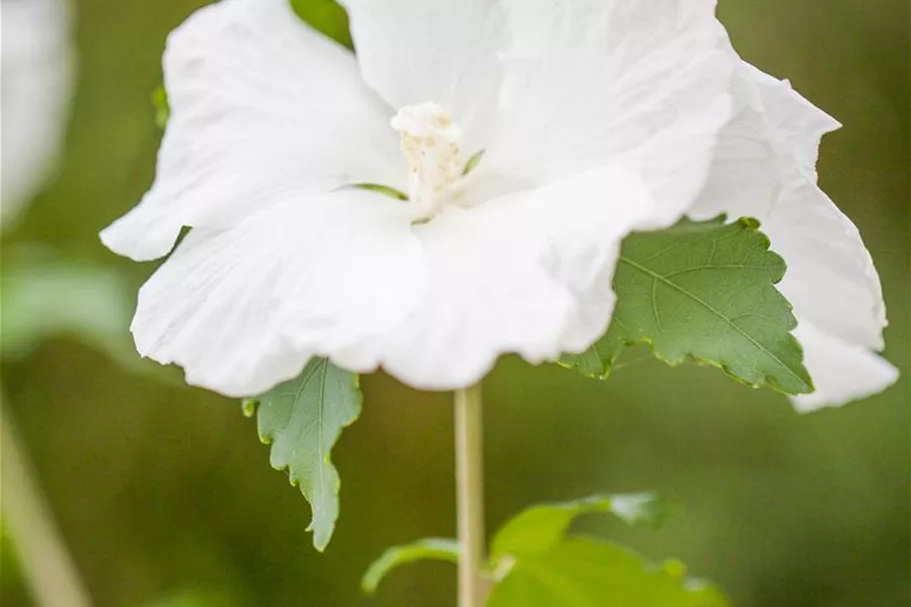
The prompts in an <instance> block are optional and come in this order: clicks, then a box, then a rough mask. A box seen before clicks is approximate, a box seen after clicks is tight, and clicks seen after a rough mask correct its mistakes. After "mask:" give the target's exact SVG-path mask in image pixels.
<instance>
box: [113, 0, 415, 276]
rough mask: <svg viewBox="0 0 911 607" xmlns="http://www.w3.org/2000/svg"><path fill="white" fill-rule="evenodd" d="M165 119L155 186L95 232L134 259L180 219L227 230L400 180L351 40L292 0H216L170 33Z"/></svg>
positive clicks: (168, 239)
mask: <svg viewBox="0 0 911 607" xmlns="http://www.w3.org/2000/svg"><path fill="white" fill-rule="evenodd" d="M164 76H165V84H166V88H167V90H168V96H169V101H170V104H171V117H170V120H169V124H168V128H167V131H166V133H165V136H164V140H163V141H162V145H161V149H160V151H159V155H158V170H157V177H156V180H155V183H154V185H153V186H152V189H151V190H150V191H149V192H148V194H146V196H145V198H144V199H143V200H142V202H141V203H140V204H139V206H137V207H136V208H135V209H134V210H133V211H131V212H130V213H128V214H127V215H126V216H124V217H123V218H121V219H120V220H118V221H117V222H115V223H114V224H113V225H112V226H111V227H109V228H108V229H107V230H105V231H104V232H103V233H102V240H103V241H104V242H105V244H106V245H107V246H108V247H110V248H111V249H113V250H114V251H116V252H118V253H121V254H124V255H128V256H130V257H133V258H134V259H138V260H145V259H153V258H156V257H160V256H162V255H164V254H166V253H167V252H168V251H169V250H170V249H171V247H172V246H173V243H174V240H175V238H176V237H177V234H178V233H179V231H180V229H181V226H184V225H187V226H193V227H205V228H211V227H214V228H224V227H228V226H231V225H234V224H236V223H237V222H238V221H241V220H242V219H243V218H245V217H247V216H249V215H250V214H252V213H255V212H258V211H261V210H263V209H264V208H267V207H268V206H270V205H272V204H276V203H279V202H281V201H283V200H287V199H288V198H289V197H292V196H300V195H305V194H314V193H322V192H326V191H329V190H331V189H333V188H336V187H338V186H341V185H347V184H352V183H378V184H382V185H387V186H391V187H398V188H401V187H404V185H405V180H404V179H405V170H404V164H403V161H402V159H401V154H400V153H399V151H398V139H397V137H396V135H395V133H394V132H393V131H392V129H391V128H390V127H389V124H388V119H389V116H391V115H392V110H391V108H388V107H387V106H385V104H383V103H382V102H381V101H380V100H379V99H378V98H377V97H376V95H375V94H374V93H373V92H372V91H370V90H369V88H368V87H367V86H366V85H365V84H364V83H363V82H362V81H361V79H360V76H359V74H358V71H357V64H356V61H355V59H354V56H353V55H352V53H351V52H350V51H348V50H347V49H345V48H343V47H341V46H339V45H338V44H336V43H335V42H333V41H331V40H329V39H328V38H325V37H324V36H322V35H321V34H319V33H317V32H316V31H314V30H312V29H310V28H309V27H308V26H306V25H305V24H304V23H303V22H302V21H301V20H300V19H299V18H298V17H297V16H296V15H295V14H294V13H293V12H292V10H291V7H290V3H289V2H288V0H223V1H222V2H218V3H216V4H212V5H209V6H207V7H205V8H203V9H201V10H199V11H197V12H196V13H194V14H193V15H192V16H191V17H190V18H189V19H188V20H187V21H186V22H184V24H183V25H181V26H180V27H179V28H177V29H176V30H175V31H174V32H173V33H172V34H171V36H170V37H169V38H168V45H167V49H166V50H165V55H164Z"/></svg>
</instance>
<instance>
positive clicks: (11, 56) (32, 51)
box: [0, 0, 73, 228]
mask: <svg viewBox="0 0 911 607" xmlns="http://www.w3.org/2000/svg"><path fill="white" fill-rule="evenodd" d="M0 9H2V13H3V19H2V36H0V46H2V50H0V74H2V76H0V77H2V80H3V87H2V100H0V105H2V108H3V112H2V128H0V137H2V142H0V148H2V162H0V171H2V174H0V208H2V210H0V218H2V219H0V221H2V224H3V227H4V228H5V227H8V226H9V224H10V222H11V221H12V220H13V218H14V217H15V215H16V213H17V211H19V209H20V208H21V206H22V205H23V204H24V203H26V202H28V200H29V199H30V198H31V196H32V195H33V194H34V193H35V190H36V189H37V188H38V187H39V186H40V185H41V183H42V182H43V181H44V180H45V179H46V178H47V177H48V174H49V172H50V170H51V168H52V166H53V161H54V160H55V158H56V156H57V154H58V152H59V150H60V148H61V146H62V143H63V136H64V127H65V126H66V117H67V113H68V108H69V101H70V91H71V84H72V71H73V70H72V68H73V58H72V50H71V48H70V40H69V25H70V11H69V4H68V3H67V2H64V1H63V0H3V3H2V7H0Z"/></svg>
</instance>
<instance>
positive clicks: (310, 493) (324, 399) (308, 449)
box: [244, 358, 362, 552]
mask: <svg viewBox="0 0 911 607" xmlns="http://www.w3.org/2000/svg"><path fill="white" fill-rule="evenodd" d="M253 400H255V401H257V402H258V404H259V407H258V408H257V409H256V414H257V421H258V426H259V437H260V439H261V440H262V441H263V442H264V443H267V444H268V443H271V444H272V455H271V458H270V461H271V464H272V466H273V467H274V468H276V469H278V470H285V469H287V470H288V476H289V478H290V480H291V484H292V485H300V489H301V492H302V493H303V494H304V497H305V498H307V501H308V502H310V506H311V507H312V509H313V520H312V521H311V522H310V526H309V527H308V528H307V529H308V530H310V531H313V545H314V546H315V547H316V549H317V550H319V551H321V552H322V551H323V550H325V548H326V545H327V544H328V543H329V539H330V538H331V537H332V532H333V530H334V529H335V521H336V519H338V510H339V505H338V492H339V486H340V484H341V481H340V479H339V476H338V471H337V470H336V469H335V466H333V465H332V462H331V461H330V459H329V455H330V451H331V449H332V447H333V446H334V445H335V443H336V441H337V440H338V438H339V435H340V434H341V431H342V428H344V427H346V426H349V425H351V424H352V423H353V422H354V421H355V420H356V419H357V418H358V416H360V414H361V401H362V397H361V392H360V389H359V388H358V378H357V375H355V374H353V373H349V372H348V371H345V370H343V369H340V368H338V367H336V366H335V365H333V364H332V363H331V362H329V361H328V360H326V359H322V358H318V359H313V360H311V361H310V362H309V363H308V364H307V366H306V367H305V368H304V370H303V372H302V373H301V374H300V376H298V377H297V378H296V379H292V380H291V381H287V382H285V383H283V384H279V385H278V386H276V387H275V388H273V389H272V390H269V391H268V392H266V393H265V394H263V395H262V396H259V397H257V398H256V399H253ZM251 407H252V405H251V404H250V403H249V402H247V403H245V404H244V409H245V411H247V412H249V411H251Z"/></svg>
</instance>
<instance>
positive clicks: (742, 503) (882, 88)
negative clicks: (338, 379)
mask: <svg viewBox="0 0 911 607" xmlns="http://www.w3.org/2000/svg"><path fill="white" fill-rule="evenodd" d="M202 3H203V2H202V0H158V1H157V2H146V1H143V0H118V1H114V0H79V1H78V2H77V3H76V4H77V10H78V19H79V26H78V36H77V38H78V39H77V44H78V48H79V52H80V77H79V88H78V93H77V96H76V100H75V105H74V114H73V121H72V125H71V128H70V130H69V135H68V146H67V150H66V158H65V162H64V164H63V166H62V169H61V171H60V174H59V177H58V178H57V180H56V181H55V182H54V183H52V184H49V186H48V187H47V188H46V190H45V191H44V192H43V193H42V194H41V195H40V196H38V197H37V199H36V200H35V201H34V203H33V204H32V206H31V207H30V208H29V209H28V211H27V215H26V216H25V217H24V218H23V221H21V222H20V223H19V224H18V225H17V226H16V229H15V230H14V231H13V232H11V233H8V234H4V237H3V243H2V245H0V246H2V250H0V264H2V269H3V273H4V277H5V276H6V272H7V270H8V269H11V267H12V264H13V263H14V261H13V258H14V255H12V254H10V252H11V251H13V250H14V248H16V247H21V246H23V245H25V244H29V245H31V244H35V245H39V246H41V247H45V248H51V249H53V250H54V251H55V252H56V254H57V255H59V256H62V257H64V258H67V259H76V260H80V262H85V263H91V264H94V265H97V267H98V268H99V269H100V270H101V271H109V270H113V271H116V272H117V274H118V276H119V277H120V278H119V279H118V280H122V281H124V282H125V284H126V285H127V288H128V292H129V293H133V292H135V288H136V287H138V286H139V285H140V284H141V283H142V281H143V280H144V279H145V278H146V277H147V276H148V275H149V273H151V271H152V270H153V268H154V264H146V265H140V264H135V263H133V262H130V261H128V260H124V259H118V258H116V257H115V256H114V255H113V254H111V253H109V252H107V251H106V250H105V249H104V248H103V247H101V246H100V244H99V242H98V239H97V236H96V234H97V232H98V230H99V229H101V228H102V227H104V226H105V225H106V224H107V223H108V222H110V221H111V220H112V219H114V218H115V217H117V216H119V215H120V214H121V213H123V212H124V211H126V210H127V209H128V208H129V207H131V206H132V205H133V204H134V203H135V202H136V201H137V200H138V199H139V197H140V196H141V195H142V193H143V192H144V190H145V189H146V188H147V187H148V185H149V184H150V182H151V178H152V175H153V169H154V158H155V150H156V147H157V143H158V139H159V137H160V132H159V130H158V129H157V127H156V126H155V123H154V111H153V109H152V108H151V107H150V104H149V95H150V92H151V91H153V90H154V88H155V87H156V85H158V84H159V83H160V82H161V72H160V55H161V50H162V48H163V46H164V40H165V36H166V34H167V32H168V31H170V30H171V29H172V28H173V27H175V26H176V25H177V24H178V23H180V22H181V21H182V20H183V19H184V18H186V16H187V15H188V14H189V13H190V12H191V11H192V10H193V9H194V8H196V7H197V6H198V5H200V4H202ZM297 4H298V5H299V8H301V9H302V12H304V13H305V14H306V10H309V9H310V8H313V9H314V13H313V14H314V15H317V14H318V15H322V18H324V19H326V21H325V22H324V23H323V25H324V26H330V27H333V28H336V29H334V30H333V31H334V32H335V35H336V36H338V37H341V38H342V39H344V35H343V34H344V28H343V26H342V25H341V22H340V21H335V19H336V18H337V17H338V13H337V12H335V17H331V19H330V17H329V16H327V15H330V14H331V11H334V10H335V9H333V8H325V6H331V5H328V4H327V3H326V2H325V1H323V2H320V3H316V2H313V3H310V2H308V1H307V0H300V2H297ZM721 4H722V6H721V11H720V12H721V15H722V19H723V20H724V21H725V23H726V24H727V25H728V27H729V30H730V31H731V34H732V37H733V39H734V41H735V44H736V45H737V47H738V50H740V52H741V53H742V54H743V55H744V56H745V57H746V58H747V59H749V60H751V61H752V62H754V63H756V64H757V65H759V66H760V67H762V68H764V69H765V70H767V71H769V72H771V73H773V74H775V75H777V76H781V77H785V76H786V77H789V78H791V80H792V81H793V82H794V84H795V86H796V87H797V88H798V90H800V91H801V92H803V93H804V94H805V95H806V96H808V97H809V98H810V99H812V100H814V101H815V102H816V103H817V104H819V105H820V106H821V107H823V108H824V109H826V110H827V111H829V112H830V113H831V114H833V115H834V116H835V117H837V118H838V119H839V120H840V121H842V122H843V123H844V124H845V125H846V126H845V128H844V129H843V130H842V131H839V132H837V133H835V134H833V135H830V136H828V137H827V138H826V140H825V143H824V146H823V155H822V160H821V163H820V167H819V168H820V174H821V181H822V183H823V185H824V187H826V189H827V190H828V192H829V193H830V194H832V195H833V197H834V198H835V200H837V201H838V202H839V204H840V205H841V207H842V208H843V209H844V210H845V212H846V213H847V214H848V215H849V216H850V217H851V218H852V219H854V221H855V222H856V223H857V224H858V226H859V227H860V230H861V233H862V234H863V235H864V236H865V239H866V242H867V244H868V245H869V248H870V249H871V251H872V253H873V257H874V259H875V260H876V262H877V265H878V267H879V270H880V273H881V275H882V279H883V286H884V290H885V296H886V300H887V304H888V306H889V309H890V317H891V320H892V325H891V326H890V327H889V329H888V330H887V332H886V342H887V344H888V348H887V351H886V356H887V357H888V358H889V359H890V360H892V361H893V362H894V363H895V364H897V365H898V366H899V367H900V368H901V369H902V370H903V376H902V379H901V380H900V382H899V384H898V385H897V386H895V387H893V388H892V389H891V390H890V391H888V392H887V393H885V394H883V395H881V396H877V397H875V398H871V399H868V400H867V401H865V402H860V403H856V404H853V405H850V406H848V407H845V408H842V409H835V410H828V411H823V412H821V413H816V414H813V415H809V416H799V415H796V414H795V413H794V412H793V411H792V410H791V408H790V406H789V405H788V404H787V403H786V401H785V399H784V397H782V396H780V395H777V394H775V393H773V392H772V391H771V390H760V391H751V390H749V389H747V388H745V387H743V386H741V385H738V384H735V383H734V382H732V381H730V380H728V379H726V378H724V377H723V376H722V375H721V374H720V373H717V371H715V370H712V369H703V368H698V367H680V368H677V369H671V368H667V367H665V366H664V365H662V364H661V363H658V362H654V361H645V362H642V363H641V364H637V365H633V366H630V367H628V368H624V369H623V370H622V371H620V372H618V373H615V374H614V376H613V377H612V378H611V380H610V381H608V382H605V383H602V382H594V381H586V380H585V379H583V378H580V377H579V376H578V374H576V373H574V372H571V371H567V370H565V369H560V368H557V367H556V366H549V367H542V368H539V369H533V368H531V367H529V366H528V365H526V364H524V363H521V362H519V361H516V360H513V359H508V360H505V361H504V362H503V363H502V364H500V365H499V366H498V368H497V369H496V370H495V372H494V373H493V374H492V375H491V376H490V378H489V380H488V381H487V383H486V392H487V409H486V422H487V435H486V445H485V448H486V456H487V470H486V477H487V479H488V485H487V499H488V520H489V523H490V526H491V528H496V527H497V526H499V524H500V523H502V522H503V521H504V520H505V519H506V517H507V516H508V515H509V514H511V513H514V512H517V511H519V510H520V509H521V508H522V507H523V506H524V505H527V504H529V503H533V502H537V501H541V500H548V499H562V498H566V497H568V496H573V495H584V494H587V493H592V492H594V491H599V490H605V489H606V490H611V491H639V490H645V489H653V488H654V489H658V490H660V491H662V492H663V493H670V494H672V495H674V496H676V497H677V498H678V499H679V501H680V502H682V503H683V504H684V505H685V513H684V514H683V515H682V516H679V517H677V518H676V519H674V520H672V521H671V522H669V523H668V525H667V526H666V527H665V528H664V529H663V530H662V531H660V532H658V533H652V532H646V531H642V530H637V529H625V528H623V526H622V525H617V524H612V523H606V522H602V521H589V522H588V523H587V527H588V529H590V530H597V531H600V532H604V533H605V534H606V535H608V536H610V537H613V538H617V539H619V540H621V541H623V542H624V543H628V544H630V545H633V546H635V547H636V548H637V550H638V551H640V552H642V553H643V554H645V555H647V556H648V558H649V560H652V561H660V560H663V559H665V558H668V557H679V558H681V559H682V560H684V561H685V562H687V563H688V564H689V565H690V567H691V571H692V573H693V574H694V575H697V576H701V577H705V578H709V579H712V580H713V581H717V582H718V583H719V585H720V586H721V587H722V588H724V589H725V591H726V592H727V593H728V594H729V595H730V596H731V597H732V598H733V600H734V602H735V604H737V605H739V606H741V607H768V606H771V605H774V606H776V607H818V606H821V605H825V606H827V607H869V606H871V605H876V606H890V605H906V604H908V599H909V595H911V589H909V576H908V573H909V563H908V557H909V548H911V547H909V535H911V534H909V517H908V512H909V488H908V478H909V458H908V449H909V425H911V424H909V422H911V420H909V406H908V405H909V380H908V362H909V280H908V277H909V256H908V243H909V231H908V230H909V221H908V220H909V214H908V211H909V205H908V203H909V201H908V193H909V183H908V167H909V165H911V149H909V145H911V144H909V105H911V103H909V92H911V91H909V41H908V38H909V34H908V23H909V14H908V13H909V7H908V4H907V2H906V1H905V0H878V1H877V2H869V1H864V0H806V1H805V2H791V1H789V0H767V1H766V2H761V3H760V2H747V1H745V0H722V2H721ZM320 7H323V8H320ZM327 11H329V12H327ZM4 293H6V291H5V290H4ZM5 296H6V295H4V297H5ZM108 320H109V321H111V322H118V323H122V325H123V326H122V330H123V332H124V334H126V331H127V330H128V328H127V324H128V323H127V320H126V319H124V318H121V317H120V316H116V317H115V318H112V319H108ZM2 321H3V323H4V325H5V324H6V323H7V317H6V314H5V313H4V316H3V319H2ZM10 328H11V327H6V326H4V328H3V332H4V333H6V331H7V330H9V329H10ZM121 356H123V357H127V358H130V357H132V353H131V354H124V355H121ZM122 362H124V363H129V364H132V362H131V361H130V360H124V361H122ZM129 364H126V365H125V364H119V363H118V362H117V361H116V360H115V359H114V357H112V355H111V353H110V352H104V353H103V352H101V351H99V350H94V349H92V348H90V347H87V346H86V345H84V344H83V343H82V342H80V341H79V340H76V339H72V338H71V337H66V336H60V337H55V338H52V339H49V340H46V341H44V342H42V343H41V344H40V346H39V347H37V348H36V349H35V350H33V351H32V352H30V353H27V354H25V355H24V356H23V357H22V358H19V359H15V360H13V359H5V360H4V361H3V379H4V390H5V392H6V396H7V397H8V401H9V404H10V405H11V407H12V408H13V413H14V414H15V415H16V416H17V418H18V420H19V424H20V426H21V428H22V431H23V434H24V437H25V439H26V441H27V443H28V446H29V449H30V450H31V453H32V456H33V457H34V459H35V464H36V466H37V468H38V470H39V472H40V474H41V478H42V481H43V483H44V488H45V490H46V492H47V494H48V496H49V498H50V501H51V506H52V508H53V509H54V511H55V513H56V515H57V516H58V518H59V521H60V524H61V526H62V529H63V532H64V534H65V535H66V538H67V540H68V542H69V543H70V545H71V547H72V550H73V552H74V555H75V557H76V560H77V562H78V565H79V567H80V569H81V572H82V574H83V575H84V577H85V579H86V581H87V583H88V586H89V589H90V591H91V592H92V594H93V595H94V597H95V598H96V600H97V604H98V605H100V606H101V607H107V606H111V607H114V606H117V607H121V606H133V605H143V604H152V605H156V604H165V605H167V604H169V603H168V602H167V601H169V600H170V601H171V602H170V604H176V605H201V606H203V607H208V606H219V607H220V606H235V605H236V606H246V605H250V606H254V605H256V606H258V605H269V606H272V605H275V606H284V605H314V606H334V605H345V606H356V605H377V606H378V607H380V606H383V605H390V606H391V605H397V606H399V605H421V606H428V607H435V606H437V605H443V606H445V605H452V604H453V603H454V601H453V600H452V598H451V597H453V596H454V591H455V576H454V574H453V571H452V569H451V565H447V564H438V563H437V564H433V563H431V564H419V565H416V566H415V567H414V568H412V569H411V570H409V571H406V572H403V573H401V574H400V575H397V576H393V577H392V578H390V579H389V580H388V582H387V583H386V585H384V588H383V592H382V593H381V596H379V597H377V598H375V599H368V598H367V597H365V596H363V595H362V594H361V593H360V590H359V587H358V586H359V584H358V582H359V578H360V576H361V574H362V572H363V571H364V569H365V567H366V565H367V564H368V563H369V562H370V561H371V560H372V558H374V557H375V556H376V555H377V554H380V553H381V552H382V550H383V549H384V548H386V547H387V546H389V545H392V544H397V543H402V542H406V541H409V540H411V539H413V538H416V537H422V536H447V535H452V534H453V533H454V506H453V504H454V494H453V487H452V475H453V464H452V455H451V443H452V434H451V432H452V430H451V407H450V403H449V399H448V397H447V395H445V394H433V395H425V394H420V393H417V392H413V391H411V390H408V389H406V388H404V387H402V386H401V385H399V384H397V383H396V382H393V381H392V380H390V379H388V378H387V377H384V376H373V377H366V378H364V380H363V382H362V387H363V390H364V394H365V406H364V413H363V416H362V419H361V420H360V422H359V423H358V424H356V425H355V426H353V427H352V428H350V429H349V430H348V431H347V432H346V433H345V436H344V437H343V438H342V440H341V441H340V443H339V445H338V446H337V448H336V449H335V451H334V459H335V462H336V464H337V466H338V468H339V469H340V471H341V477H342V478H343V483H344V486H343V488H342V491H343V504H342V511H341V519H340V521H339V526H338V528H337V531H336V535H335V537H334V540H333V543H332V545H331V546H330V547H329V549H328V551H327V552H326V553H325V554H323V555H320V554H318V553H317V552H316V551H315V550H313V548H312V546H311V544H310V536H309V534H308V533H307V532H306V531H305V529H306V526H307V521H308V510H307V508H308V507H307V504H306V503H305V502H304V501H303V500H301V499H300V496H299V495H298V494H297V491H295V490H292V489H291V488H289V487H288V484H287V480H286V479H285V478H283V476H282V475H280V474H276V473H275V472H274V471H272V470H270V469H269V466H268V449H267V448H266V447H264V446H262V445H261V444H259V441H258V440H257V437H256V429H255V427H254V424H253V423H252V422H251V421H250V420H247V419H244V418H243V416H241V415H240V413H239V411H238V406H237V403H236V401H232V400H229V399H224V398H221V397H218V396H215V395H213V394H210V393H206V392H204V391H201V390H196V389H192V388H188V387H184V386H181V385H179V384H173V383H165V382H161V381H159V380H158V379H156V378H155V377H152V376H149V375H143V374H136V373H134V372H132V371H130V370H127V367H128V366H129ZM4 546H5V544H4ZM4 557H5V558H4V563H3V578H2V603H3V604H4V605H6V606H8V607H18V606H20V605H28V604H29V603H28V602H27V599H26V597H25V593H24V591H23V589H22V587H21V582H20V580H19V579H18V577H17V576H16V575H15V567H11V566H10V563H9V558H10V557H9V552H8V550H6V548H4ZM168 597H174V598H173V599H169V598H168ZM156 601H158V603H156ZM181 601H183V602H181Z"/></svg>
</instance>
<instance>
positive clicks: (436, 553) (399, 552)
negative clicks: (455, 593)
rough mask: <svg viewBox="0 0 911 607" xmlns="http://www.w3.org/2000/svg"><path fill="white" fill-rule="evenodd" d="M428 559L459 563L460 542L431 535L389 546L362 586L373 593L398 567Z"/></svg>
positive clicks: (362, 582) (370, 569)
mask: <svg viewBox="0 0 911 607" xmlns="http://www.w3.org/2000/svg"><path fill="white" fill-rule="evenodd" d="M427 559H432V560H437V561H447V562H450V563H458V562H459V543H458V542H457V541H456V540H450V539H440V538H434V537H431V538H425V539H422V540H417V541H416V542H412V543H411V544H406V545H404V546H393V547H392V548H387V549H386V551H385V552H383V554H381V555H380V558H378V559H376V560H375V561H373V563H372V564H371V565H370V567H369V568H368V569H367V573H365V574H364V578H363V579H362V580H361V588H363V589H364V592H366V593H368V594H373V593H374V592H376V589H377V587H378V586H379V585H380V582H382V581H383V578H385V577H386V576H387V575H389V572H390V571H392V570H393V569H395V568H396V567H399V566H401V565H407V564H409V563H413V562H415V561H421V560H427Z"/></svg>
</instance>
